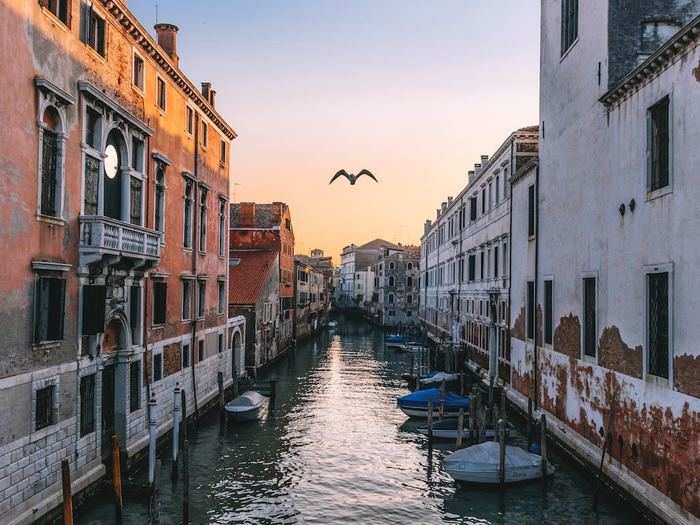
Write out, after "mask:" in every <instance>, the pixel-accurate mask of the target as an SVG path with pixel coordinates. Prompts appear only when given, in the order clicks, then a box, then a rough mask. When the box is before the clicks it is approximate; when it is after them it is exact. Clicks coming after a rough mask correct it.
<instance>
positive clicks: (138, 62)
mask: <svg viewBox="0 0 700 525" xmlns="http://www.w3.org/2000/svg"><path fill="white" fill-rule="evenodd" d="M131 81H132V82H133V84H134V87H135V88H137V89H138V90H139V91H141V92H143V86H144V63H143V58H141V55H139V54H137V53H136V52H134V56H133V72H132V77H131Z"/></svg>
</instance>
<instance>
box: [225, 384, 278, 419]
mask: <svg viewBox="0 0 700 525" xmlns="http://www.w3.org/2000/svg"><path fill="white" fill-rule="evenodd" d="M267 401H268V398H267V397H265V396H263V395H262V394H259V393H258V392H255V391H254V390H249V391H248V392H246V393H244V394H241V395H240V396H238V397H237V398H236V399H233V400H231V401H229V402H228V403H226V405H225V406H224V410H226V413H227V414H230V415H231V416H233V418H234V419H235V420H237V421H254V420H256V419H259V418H260V417H261V412H262V411H263V408H264V407H265V406H267Z"/></svg>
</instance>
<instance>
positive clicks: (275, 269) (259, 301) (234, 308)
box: [229, 250, 280, 375]
mask: <svg viewBox="0 0 700 525" xmlns="http://www.w3.org/2000/svg"><path fill="white" fill-rule="evenodd" d="M229 265H230V269H229V316H230V317H235V316H243V317H245V320H246V323H245V324H246V327H245V333H246V334H247V337H246V340H245V352H244V353H245V367H246V370H247V371H248V372H250V373H251V374H253V375H254V374H255V372H256V370H257V369H258V368H260V367H261V366H264V365H266V364H268V363H269V362H271V361H272V360H274V359H275V358H276V357H277V356H278V355H279V353H280V348H279V338H278V333H277V328H278V323H279V305H280V301H279V253H278V252H277V251H275V250H231V251H230V252H229Z"/></svg>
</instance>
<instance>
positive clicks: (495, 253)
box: [493, 246, 498, 279]
mask: <svg viewBox="0 0 700 525" xmlns="http://www.w3.org/2000/svg"><path fill="white" fill-rule="evenodd" d="M493 277H494V279H498V246H494V247H493Z"/></svg>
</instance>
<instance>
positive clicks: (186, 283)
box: [180, 275, 195, 322]
mask: <svg viewBox="0 0 700 525" xmlns="http://www.w3.org/2000/svg"><path fill="white" fill-rule="evenodd" d="M194 280H195V277H194V276H189V275H187V276H182V278H181V281H182V286H181V292H180V318H181V321H183V322H189V321H192V320H193V318H194V316H193V308H192V303H193V298H194V293H193V289H192V288H193V286H192V281H194ZM186 292H187V293H186ZM185 298H187V302H188V305H187V312H185ZM185 315H186V316H185Z"/></svg>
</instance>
